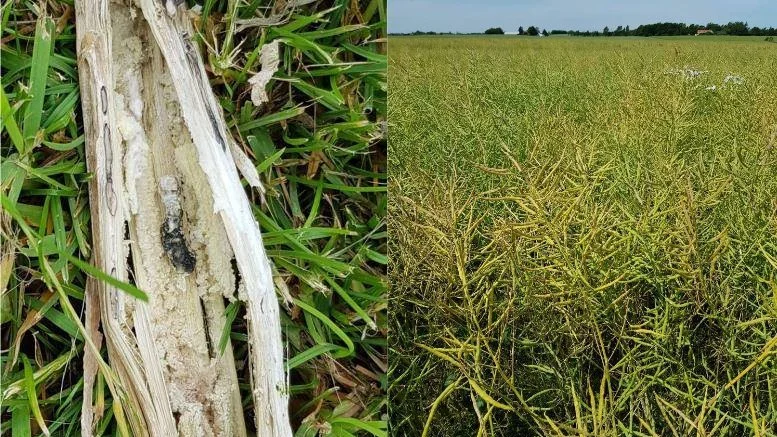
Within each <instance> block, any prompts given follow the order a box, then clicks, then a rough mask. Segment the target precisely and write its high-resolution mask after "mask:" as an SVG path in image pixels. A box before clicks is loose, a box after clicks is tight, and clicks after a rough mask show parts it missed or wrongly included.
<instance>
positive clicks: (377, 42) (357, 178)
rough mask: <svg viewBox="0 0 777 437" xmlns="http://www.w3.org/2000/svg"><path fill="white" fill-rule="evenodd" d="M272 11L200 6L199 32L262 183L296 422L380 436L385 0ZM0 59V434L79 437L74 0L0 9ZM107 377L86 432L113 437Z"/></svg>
mask: <svg viewBox="0 0 777 437" xmlns="http://www.w3.org/2000/svg"><path fill="white" fill-rule="evenodd" d="M282 3H283V2H272V1H270V2H266V1H254V2H248V3H240V2H232V1H229V2H219V1H206V2H205V3H204V4H203V5H202V9H201V13H200V15H199V17H197V18H196V22H195V25H196V27H197V28H198V29H199V31H200V32H199V34H198V38H200V41H201V43H202V46H203V47H206V50H207V56H206V59H207V61H208V65H207V69H208V71H209V73H210V74H211V83H212V85H213V88H214V91H215V92H216V95H217V97H218V98H219V102H220V103H221V106H222V108H223V110H224V113H225V118H226V120H227V122H228V124H229V125H230V128H231V130H232V134H233V136H234V137H235V139H236V140H237V141H238V142H239V143H240V145H241V146H242V147H243V149H244V150H245V151H246V152H247V153H248V154H249V155H250V156H251V158H252V159H253V160H254V164H255V166H256V167H257V169H258V170H259V172H260V174H261V175H262V177H263V179H264V180H263V182H264V185H265V188H266V190H267V192H266V194H265V200H264V201H262V200H260V199H259V197H258V196H257V197H256V198H254V199H253V206H254V212H255V216H256V218H257V220H258V221H259V223H260V226H261V227H262V231H263V233H264V234H263V235H264V243H265V246H266V248H267V251H268V255H269V257H270V259H271V260H272V261H273V263H274V265H275V266H276V267H277V268H278V271H279V276H278V278H277V280H276V283H277V284H279V286H280V287H281V288H285V289H288V292H289V293H290V296H291V297H292V298H293V301H294V304H293V305H291V306H290V308H288V311H286V312H284V314H283V324H284V326H283V331H284V335H285V342H286V344H287V353H288V361H287V365H288V367H289V369H290V379H291V394H292V402H291V406H290V408H291V410H292V416H293V419H292V420H293V422H294V423H293V426H294V428H295V429H297V433H298V434H299V435H305V436H312V435H316V434H317V433H319V432H321V431H322V430H327V431H331V432H333V433H337V434H340V435H349V434H365V435H376V436H380V435H385V426H386V425H385V419H384V417H383V415H384V414H385V411H386V399H385V390H386V379H385V372H386V366H387V365H386V341H385V334H386V328H385V326H386V317H385V311H386V301H385V299H386V298H385V291H386V280H385V268H386V255H385V253H386V230H385V212H386V188H385V179H386V177H385V147H386V143H385V139H384V138H383V137H382V133H381V132H382V129H381V125H382V124H383V123H385V116H386V73H385V69H386V59H385V54H384V53H385V43H384V41H383V39H382V38H384V37H385V24H386V22H385V20H386V17H385V2H384V1H382V0H374V1H367V2H362V3H354V2H348V1H335V2H329V3H328V4H326V5H323V4H319V3H315V4H309V5H307V6H301V7H294V8H292V7H291V6H288V7H285V8H284V7H282V6H283V5H282ZM190 6H194V3H192V4H191V5H190ZM268 20H270V21H268ZM257 23H259V24H261V25H257ZM273 40H280V41H281V53H280V54H281V57H280V58H281V60H280V69H279V72H278V74H277V75H276V76H275V78H274V80H273V81H272V82H271V83H270V86H269V87H268V95H269V101H268V102H267V103H265V104H264V105H263V106H262V107H261V108H256V107H254V106H253V105H252V103H251V99H250V94H251V89H250V86H251V85H250V83H249V82H248V80H249V79H250V78H251V76H252V74H253V73H255V72H256V71H257V70H259V69H260V65H259V52H260V50H261V47H262V46H263V45H264V44H265V43H267V42H270V41H273ZM1 50H2V120H3V123H2V129H3V130H2V171H1V172H0V173H1V175H0V176H1V178H2V196H3V197H2V199H3V213H2V260H1V261H0V263H1V264H2V265H1V267H2V269H0V272H1V273H2V274H0V286H2V302H1V305H0V308H1V311H0V313H1V315H2V320H1V321H2V334H0V337H1V339H2V351H3V353H2V357H1V361H2V363H1V364H2V369H1V370H0V371H1V372H2V413H1V414H2V425H0V430H1V431H2V432H1V433H2V434H3V435H6V434H9V435H11V434H12V435H14V436H16V435H19V436H25V435H40V434H41V433H45V432H49V433H51V434H53V435H77V434H79V433H80V425H79V420H80V414H81V401H82V397H83V376H82V369H81V359H82V357H83V351H84V346H85V345H84V340H83V338H84V337H83V335H82V323H83V297H84V290H85V287H86V286H87V273H88V274H94V272H89V271H85V270H83V268H84V267H85V266H84V264H83V263H82V262H79V260H85V261H88V260H89V257H90V255H91V247H90V213H89V205H88V195H87V191H86V190H87V181H88V178H89V177H90V175H89V174H88V173H87V171H86V165H85V157H84V136H83V125H82V121H81V117H80V101H79V91H78V74H77V71H76V64H77V62H76V52H75V23H74V20H73V3H72V1H67V0H65V1H61V2H59V1H56V2H55V1H51V2H47V3H44V4H41V5H40V6H33V5H32V4H29V3H20V2H8V3H6V4H4V5H3V7H2V49H1ZM125 288H126V290H127V291H128V292H131V293H138V292H139V290H137V289H135V288H134V287H131V286H130V287H125ZM227 313H228V316H229V317H228V318H229V319H230V320H229V321H228V322H229V323H230V324H231V329H230V330H229V331H228V332H229V335H230V337H231V340H232V344H233V346H234V349H235V361H236V362H237V366H238V377H239V382H240V384H241V395H242V398H243V401H244V405H245V407H246V411H250V410H252V409H253V406H252V405H251V396H250V392H249V390H250V387H249V381H250V378H249V374H248V372H249V366H247V360H248V350H247V348H248V345H247V341H246V339H247V337H246V326H245V324H244V321H243V320H244V319H243V314H244V310H243V308H242V306H241V304H240V303H233V304H231V305H230V306H229V308H228V311H227ZM224 342H225V341H222V343H224ZM103 356H104V357H105V353H104V349H103ZM106 359H107V358H106ZM106 378H107V376H106V375H104V374H103V372H100V374H99V375H98V382H97V384H96V388H95V393H94V396H95V399H96V404H97V405H102V406H103V418H102V420H101V423H100V424H99V426H98V430H99V432H100V433H101V435H103V434H104V435H119V434H121V430H120V428H121V426H122V424H119V423H117V422H116V420H115V418H114V415H113V410H112V408H113V407H112V399H111V396H110V390H108V389H107V388H108V387H107V385H108V384H107V383H106V380H105V379H106ZM247 422H248V423H252V422H253V421H252V420H247Z"/></svg>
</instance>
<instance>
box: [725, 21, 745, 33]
mask: <svg viewBox="0 0 777 437" xmlns="http://www.w3.org/2000/svg"><path fill="white" fill-rule="evenodd" d="M723 30H724V31H725V32H726V33H728V34H729V35H747V34H748V33H749V29H748V27H747V23H744V22H742V21H735V22H730V23H728V24H726V25H725V26H723Z"/></svg>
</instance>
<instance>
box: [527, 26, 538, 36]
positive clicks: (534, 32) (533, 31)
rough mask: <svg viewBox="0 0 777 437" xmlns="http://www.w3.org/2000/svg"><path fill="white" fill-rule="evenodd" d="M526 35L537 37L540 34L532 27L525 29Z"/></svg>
mask: <svg viewBox="0 0 777 437" xmlns="http://www.w3.org/2000/svg"><path fill="white" fill-rule="evenodd" d="M526 34H527V35H529V36H537V35H539V34H540V31H539V29H537V28H536V27H534V26H529V28H528V29H526Z"/></svg>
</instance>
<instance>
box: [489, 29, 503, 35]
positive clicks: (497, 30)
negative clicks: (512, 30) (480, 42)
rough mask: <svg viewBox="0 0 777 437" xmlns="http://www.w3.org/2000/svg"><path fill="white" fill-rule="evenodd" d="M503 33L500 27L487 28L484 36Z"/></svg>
mask: <svg viewBox="0 0 777 437" xmlns="http://www.w3.org/2000/svg"><path fill="white" fill-rule="evenodd" d="M504 34H505V31H504V30H502V28H501V27H489V28H488V29H486V35H504Z"/></svg>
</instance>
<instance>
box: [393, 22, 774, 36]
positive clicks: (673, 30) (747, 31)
mask: <svg viewBox="0 0 777 437" xmlns="http://www.w3.org/2000/svg"><path fill="white" fill-rule="evenodd" d="M699 30H710V31H712V33H713V34H715V35H740V36H748V35H749V36H777V28H775V27H758V26H753V27H750V26H748V24H747V23H746V22H743V21H732V22H729V23H728V24H717V23H707V24H706V25H701V24H685V23H653V24H642V25H639V26H637V27H636V28H634V29H631V28H630V27H629V26H628V25H627V26H618V27H616V28H615V29H614V30H612V29H610V27H609V26H605V27H604V29H602V30H601V31H598V30H594V31H590V30H585V31H582V30H561V29H553V30H551V31H550V32H548V31H547V30H545V29H542V30H540V28H539V27H538V26H529V27H527V28H526V29H524V28H523V26H519V27H518V31H517V33H518V34H519V35H528V36H537V35H543V36H548V35H573V36H679V35H696V32H697V31H699ZM504 33H505V31H504V29H502V28H501V27H490V28H488V29H486V30H485V32H474V33H460V32H455V33H454V32H424V31H420V30H417V31H415V32H412V33H393V34H392V35H454V34H455V35H478V34H486V35H504Z"/></svg>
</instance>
